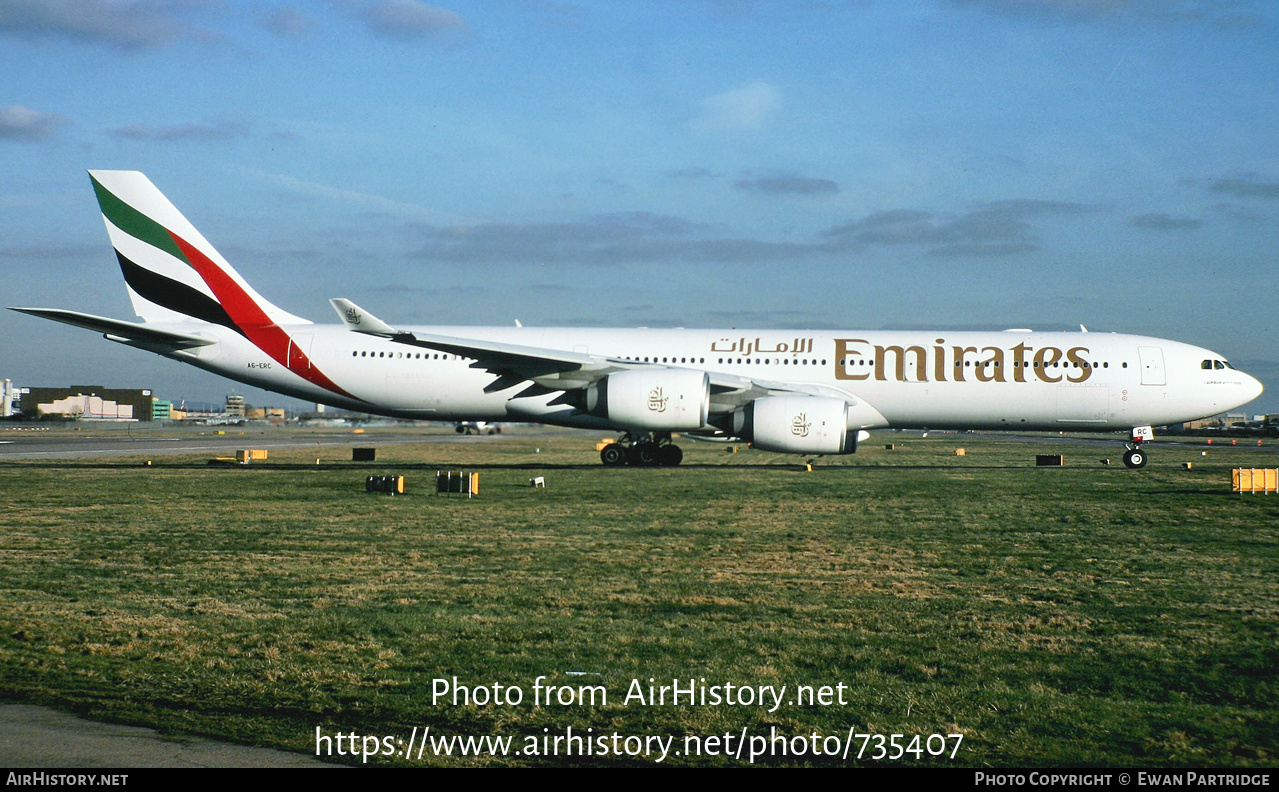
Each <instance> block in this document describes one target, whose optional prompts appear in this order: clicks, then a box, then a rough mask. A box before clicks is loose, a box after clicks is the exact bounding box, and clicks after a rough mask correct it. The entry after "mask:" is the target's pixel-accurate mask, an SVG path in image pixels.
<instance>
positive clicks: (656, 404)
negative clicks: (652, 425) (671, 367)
mask: <svg viewBox="0 0 1279 792" xmlns="http://www.w3.org/2000/svg"><path fill="white" fill-rule="evenodd" d="M668 401H670V397H669V396H663V395H662V389H661V387H657V388H653V390H651V391H649V394H648V409H650V410H652V411H653V412H666V403H667V402H668Z"/></svg>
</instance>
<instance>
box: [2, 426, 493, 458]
mask: <svg viewBox="0 0 1279 792" xmlns="http://www.w3.org/2000/svg"><path fill="white" fill-rule="evenodd" d="M501 437H502V435H460V434H455V433H453V431H452V430H451V429H449V428H445V427H436V426H432V427H429V428H417V427H405V428H403V429H400V428H396V427H389V428H377V429H376V430H370V431H368V432H366V433H363V434H356V433H355V431H354V430H352V429H343V428H309V427H253V426H250V427H228V428H226V429H224V430H223V429H218V428H215V427H207V426H199V427H173V426H157V427H147V426H143V427H138V426H131V427H128V428H121V427H118V426H106V425H102V426H93V427H87V428H83V429H77V428H61V427H60V428H57V429H49V430H44V429H39V428H26V427H22V428H9V427H6V428H4V429H3V430H0V462H5V461H18V460H40V459H97V460H109V459H115V458H122V457H151V456H163V455H174V454H200V453H207V454H210V455H224V456H225V455H230V454H231V453H232V452H234V451H235V450H236V449H240V448H265V449H267V450H276V449H300V448H315V449H317V450H318V449H322V448H327V449H330V450H331V449H333V448H335V447H337V448H342V447H349V448H358V447H362V446H372V445H378V446H386V445H401V444H405V443H415V444H432V443H435V444H475V443H485V442H493V441H495V440H499V439H500V438H501Z"/></svg>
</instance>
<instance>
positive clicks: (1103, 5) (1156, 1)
mask: <svg viewBox="0 0 1279 792" xmlns="http://www.w3.org/2000/svg"><path fill="white" fill-rule="evenodd" d="M950 2H951V3H952V4H953V5H957V6H960V7H965V8H975V9H978V10H980V11H985V12H986V13H989V14H997V15H1000V16H1009V17H1020V18H1025V19H1042V20H1045V21H1052V22H1072V23H1078V24H1083V23H1096V22H1125V23H1133V24H1139V25H1152V24H1158V25H1165V24H1175V23H1189V24H1195V25H1215V26H1221V27H1256V26H1258V25H1260V24H1262V22H1263V20H1262V18H1261V17H1260V16H1259V15H1257V14H1255V13H1253V12H1251V11H1249V10H1247V9H1246V8H1245V6H1244V4H1243V3H1240V2H1238V1H1237V0H1213V1H1212V2H1202V1H1201V0H950Z"/></svg>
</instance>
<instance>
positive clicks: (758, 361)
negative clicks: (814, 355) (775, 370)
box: [719, 358, 826, 366]
mask: <svg viewBox="0 0 1279 792" xmlns="http://www.w3.org/2000/svg"><path fill="white" fill-rule="evenodd" d="M719 362H720V363H723V364H727V365H730V366H731V365H734V364H736V365H740V366H750V365H755V366H768V365H778V366H818V365H821V366H824V365H826V361H825V360H822V361H820V362H819V361H816V360H804V359H800V360H792V359H790V358H782V359H781V360H770V359H769V358H755V359H754V360H752V359H751V358H735V359H734V358H720V359H719Z"/></svg>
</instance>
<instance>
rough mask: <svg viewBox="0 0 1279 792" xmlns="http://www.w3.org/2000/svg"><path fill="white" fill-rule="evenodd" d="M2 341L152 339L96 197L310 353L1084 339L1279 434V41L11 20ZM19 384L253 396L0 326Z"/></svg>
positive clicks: (1000, 15)
mask: <svg viewBox="0 0 1279 792" xmlns="http://www.w3.org/2000/svg"><path fill="white" fill-rule="evenodd" d="M0 73H3V74H4V75H5V78H4V80H3V82H0V210H2V211H0V283H2V284H3V286H0V295H3V304H4V305H33V306H47V307H65V308H72V309H77V310H83V311H88V312H93V313H99V314H105V315H110V316H116V317H131V316H132V312H131V309H130V307H129V304H128V299H127V297H126V295H125V292H124V288H123V285H122V282H121V279H120V276H119V271H118V269H117V267H116V265H115V262H114V258H113V256H112V254H111V251H110V247H109V245H108V243H107V239H106V233H105V231H104V229H103V227H102V223H101V220H100V218H99V215H98V212H97V207H96V204H95V202H94V199H93V194H92V190H91V189H90V186H89V180H88V178H87V176H86V175H85V173H84V172H85V170H86V169H88V168H121V169H136V170H141V171H144V172H145V173H147V174H148V176H150V178H151V179H152V181H154V182H155V183H156V185H157V186H158V187H159V188H160V189H161V190H162V191H164V192H165V193H166V195H168V196H169V198H170V199H172V200H173V201H174V203H175V204H176V205H177V206H178V208H179V209H181V210H182V211H183V213H184V214H185V215H186V216H187V217H188V219H190V220H191V221H192V222H193V223H194V224H195V225H196V226H197V227H198V228H199V229H200V230H201V231H202V232H203V234H204V235H205V237H207V238H208V239H209V240H210V241H211V242H212V243H213V244H214V245H215V246H216V247H218V249H219V250H220V251H221V252H222V253H223V254H224V255H225V256H226V257H227V258H228V259H229V260H230V261H231V262H232V263H233V264H235V266H236V267H237V269H238V270H239V271H240V272H241V274H242V275H244V276H245V277H246V278H247V279H248V280H249V281H250V282H251V283H253V284H254V286H255V288H257V290H258V291H260V292H261V293H262V294H264V295H266V296H267V297H268V298H269V299H271V300H272V301H273V302H276V303H277V304H279V305H281V306H282V307H284V308H285V309H287V310H289V311H292V312H294V313H297V314H299V315H302V316H306V317H308V318H311V319H314V320H316V321H323V322H327V321H331V320H333V319H335V318H336V317H333V316H332V311H331V309H330V308H329V306H328V303H327V300H328V298H330V297H339V296H342V297H348V298H350V299H352V300H354V301H356V302H357V303H359V304H360V305H362V306H363V307H365V308H366V309H367V310H369V311H372V312H373V313H374V314H376V315H378V316H380V317H381V318H383V319H385V320H387V321H389V322H391V323H393V324H395V323H398V324H425V323H440V324H509V323H511V322H512V321H513V320H515V319H517V318H518V319H520V320H521V321H522V322H523V323H524V324H525V325H534V324H539V325H582V326H589V325H610V326H639V325H646V326H688V327H694V326H703V327H704V326H736V327H745V326H755V327H806V328H834V327H841V328H857V329H877V328H891V327H925V326H927V327H939V328H947V329H949V328H960V327H980V328H988V327H989V328H1002V327H1031V328H1035V329H1068V328H1075V327H1077V326H1078V325H1079V324H1081V323H1082V324H1085V325H1087V326H1088V328H1089V329H1090V330H1093V331H1117V332H1129V333H1144V334H1150V335H1155V336H1160V337H1167V338H1175V339H1177V340H1181V341H1186V342H1190V343H1194V344H1200V345H1202V346H1206V347H1208V348H1211V349H1214V350H1216V351H1218V352H1221V353H1222V354H1224V355H1226V356H1227V357H1228V358H1230V359H1231V360H1232V362H1234V363H1235V364H1236V365H1237V366H1239V367H1241V368H1245V369H1246V370H1249V371H1251V372H1252V373H1254V374H1256V375H1258V376H1259V377H1260V378H1262V379H1263V381H1265V382H1267V385H1268V392H1267V394H1266V395H1265V396H1263V398H1262V399H1261V400H1260V401H1259V402H1257V403H1254V405H1253V406H1252V407H1250V408H1249V411H1250V412H1259V411H1269V412H1279V350H1276V347H1275V343H1274V338H1275V337H1276V331H1277V330H1279V326H1277V325H1279V322H1277V321H1276V320H1277V318H1279V310H1277V308H1279V277H1277V274H1279V273H1277V270H1276V267H1275V265H1274V261H1275V256H1276V253H1275V251H1276V250H1279V135H1276V130H1279V9H1276V7H1275V6H1274V5H1273V4H1271V3H1265V2H1232V0H1212V1H1209V0H1203V1H1202V2H1192V1H1191V0H935V1H934V2H905V3H903V2H874V1H873V0H867V1H866V2H839V3H836V2H830V3H823V2H797V3H764V2H728V1H727V0H723V1H722V2H670V3H665V2H647V3H570V2H543V1H541V0H504V1H499V2H458V3H448V4H446V5H442V6H433V5H428V4H425V3H422V2H417V1H416V0H315V1H314V2H303V1H299V2H292V3H285V2H279V3H276V2H235V1H234V0H221V1H219V0H140V1H139V2H124V1H123V0H6V1H5V3H4V4H3V5H0ZM0 334H3V337H4V338H5V339H6V343H5V344H4V345H3V349H0V376H5V377H9V378H11V379H14V380H15V381H16V382H17V383H18V384H22V385H53V384H68V383H72V382H74V383H94V384H103V385H109V386H116V387H125V386H149V387H153V388H155V389H156V390H157V391H158V392H159V393H160V395H162V396H166V397H177V398H180V397H186V398H188V399H192V400H216V399H220V398H221V397H222V396H223V395H224V394H225V393H227V392H229V391H232V390H237V391H239V392H244V393H246V395H248V396H249V397H250V400H251V401H256V402H257V403H267V404H279V403H284V400H283V399H282V398H280V397H275V396H266V395H263V394H261V393H260V392H257V391H253V390H251V389H248V390H246V389H243V388H240V387H239V386H232V385H231V384H230V383H227V382H225V381H223V380H220V379H218V378H215V377H213V376H212V375H208V374H205V373H203V372H199V371H196V370H193V369H189V368H187V367H182V366H179V365H177V364H173V363H169V362H166V361H163V360H161V359H159V358H156V357H154V356H151V355H148V354H146V353H142V352H138V351H134V350H128V349H125V348H123V347H118V346H116V345H113V344H110V343H108V342H106V341H102V340H101V339H96V338H95V337H94V336H93V335H92V334H90V333H87V332H85V331H77V330H74V329H72V328H63V327H60V326H54V325H51V324H49V323H47V322H42V321H40V320H37V319H34V318H31V317H26V316H21V315H18V314H14V313H12V312H7V311H6V312H3V313H0Z"/></svg>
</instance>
